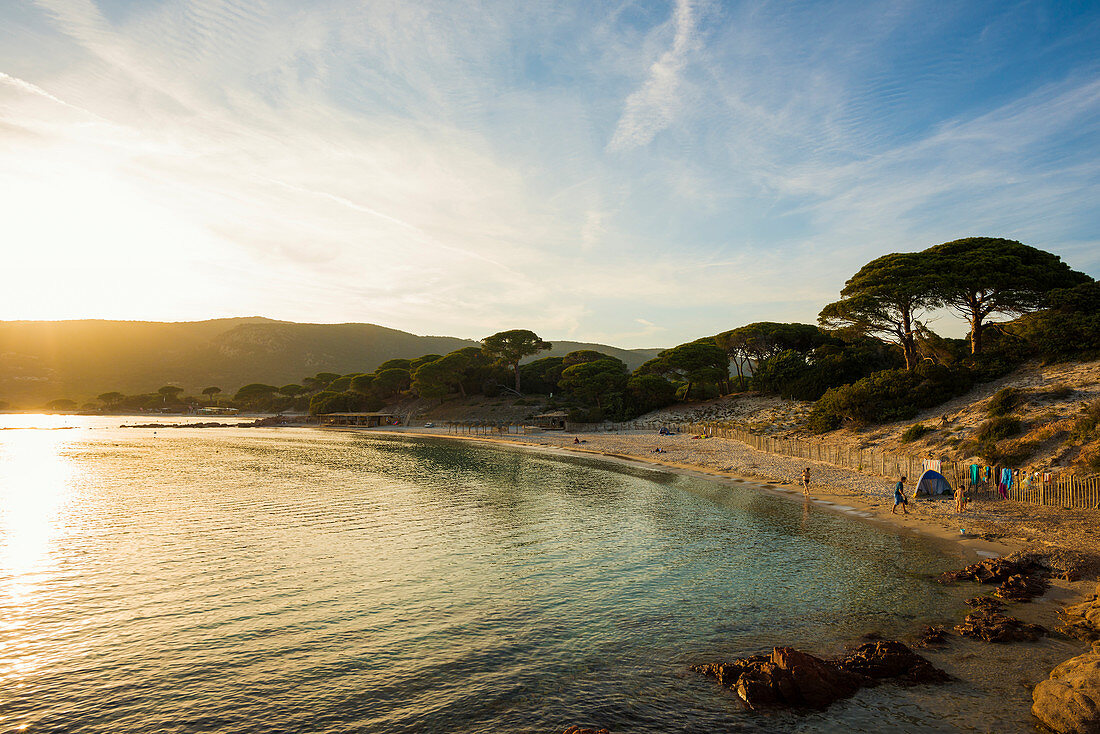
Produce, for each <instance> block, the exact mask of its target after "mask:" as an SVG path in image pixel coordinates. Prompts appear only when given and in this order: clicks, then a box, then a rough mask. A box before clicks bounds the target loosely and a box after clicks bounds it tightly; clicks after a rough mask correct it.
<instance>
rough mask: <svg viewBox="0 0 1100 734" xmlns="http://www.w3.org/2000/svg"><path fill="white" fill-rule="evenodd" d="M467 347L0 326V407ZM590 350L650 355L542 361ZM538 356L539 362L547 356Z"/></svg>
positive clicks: (237, 382) (228, 383)
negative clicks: (597, 354) (586, 354)
mask: <svg viewBox="0 0 1100 734" xmlns="http://www.w3.org/2000/svg"><path fill="white" fill-rule="evenodd" d="M474 344H477V342H473V341H469V340H466V339H458V338H455V337H448V336H417V335H415V334H410V333H408V332H404V331H398V330H397V329H387V328H386V327H384V326H377V325H375V324H299V323H293V322H289V321H274V320H272V319H265V318H259V317H251V318H234V319H214V320H210V321H187V322H174V323H164V322H146V321H97V320H87V321H0V400H4V401H7V402H8V403H11V405H12V406H13V407H35V406H39V405H41V404H42V403H44V402H46V401H49V400H53V399H56V398H69V399H72V400H76V401H78V402H83V401H86V400H90V399H91V398H93V397H94V396H96V395H99V394H101V393H104V392H107V391H111V390H117V391H119V392H123V393H126V394H136V393H145V392H154V391H155V390H157V388H159V387H161V386H162V385H167V384H173V385H178V386H180V387H183V388H184V389H185V390H186V391H187V392H188V393H191V394H195V393H198V392H199V391H200V390H202V388H204V387H207V386H209V385H216V386H218V387H220V388H222V390H224V391H225V392H227V393H230V392H233V391H235V390H236V389H237V388H238V387H240V386H241V385H244V384H247V383H249V382H266V383H270V384H273V385H285V384H287V383H289V382H300V381H301V380H302V378H303V377H306V376H307V375H314V374H316V373H318V372H337V373H340V374H346V373H349V372H370V371H371V370H373V369H374V368H375V367H377V366H378V365H379V364H381V363H382V362H385V361H386V360H388V359H395V358H401V357H405V358H411V357H418V356H420V355H422V354H431V353H438V354H446V353H447V352H451V351H454V350H455V349H460V348H462V347H467V346H471V345H474ZM576 349H595V350H598V351H601V352H604V353H606V354H610V355H613V356H615V357H618V358H619V359H621V360H623V361H624V362H626V363H627V365H628V366H629V367H630V368H631V369H633V368H634V367H637V366H638V365H640V364H641V363H642V362H645V361H646V360H648V359H650V358H652V357H654V356H656V354H657V352H658V351H659V350H656V349H618V348H616V347H609V346H604V345H600V344H584V343H580V342H559V343H554V349H553V350H552V352H550V353H549V354H551V355H564V354H565V353H567V352H570V351H573V350H576ZM547 354H548V353H545V352H544V353H542V354H540V355H539V356H540V357H543V356H547Z"/></svg>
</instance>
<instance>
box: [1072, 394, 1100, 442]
mask: <svg viewBox="0 0 1100 734" xmlns="http://www.w3.org/2000/svg"><path fill="white" fill-rule="evenodd" d="M1081 413H1082V414H1081V415H1080V416H1079V417H1078V418H1077V420H1076V421H1075V422H1074V424H1073V431H1072V432H1071V433H1070V439H1071V440H1073V441H1077V442H1082V441H1088V440H1089V439H1090V438H1092V437H1093V435H1094V434H1095V432H1096V427H1097V426H1098V425H1100V400H1095V401H1093V402H1091V403H1089V404H1088V405H1086V406H1085V407H1083V408H1081Z"/></svg>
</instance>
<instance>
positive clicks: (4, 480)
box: [0, 429, 76, 594]
mask: <svg viewBox="0 0 1100 734" xmlns="http://www.w3.org/2000/svg"><path fill="white" fill-rule="evenodd" d="M66 433H67V431H58V430H33V429H31V430H19V429H16V430H5V431H3V432H2V433H0V568H2V570H3V574H4V576H5V578H6V580H7V582H8V583H7V586H8V589H9V591H10V592H11V593H12V594H22V593H24V592H25V591H26V586H27V585H28V583H32V582H31V580H30V577H32V576H33V574H34V572H35V569H36V568H37V566H38V565H39V563H40V562H41V561H42V559H43V558H44V557H45V556H46V554H47V553H48V551H49V545H50V541H51V540H52V539H53V538H54V536H55V535H56V533H57V531H58V530H59V523H60V517H59V513H60V509H61V506H62V504H63V503H64V501H65V497H66V495H67V493H68V492H69V489H70V487H71V486H72V480H73V479H74V477H75V473H76V472H75V470H74V467H73V466H72V464H71V463H70V462H69V460H68V459H67V458H66V457H65V456H64V455H63V449H64V447H65V446H66V445H67V444H68V442H69V438H68V437H67V436H66V435H65V434H66Z"/></svg>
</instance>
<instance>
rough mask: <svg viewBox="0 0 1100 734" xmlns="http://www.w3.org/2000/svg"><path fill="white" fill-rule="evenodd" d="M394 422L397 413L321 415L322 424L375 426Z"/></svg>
mask: <svg viewBox="0 0 1100 734" xmlns="http://www.w3.org/2000/svg"><path fill="white" fill-rule="evenodd" d="M396 422H397V415H396V414H394V413H324V414H322V415H321V425H322V426H356V427H358V428H375V427H377V426H392V425H394V424H395V423H396Z"/></svg>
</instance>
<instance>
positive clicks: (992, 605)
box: [966, 596, 1005, 612]
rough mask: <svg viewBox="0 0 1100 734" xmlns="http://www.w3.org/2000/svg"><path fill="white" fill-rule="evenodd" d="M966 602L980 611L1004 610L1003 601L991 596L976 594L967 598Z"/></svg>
mask: <svg viewBox="0 0 1100 734" xmlns="http://www.w3.org/2000/svg"><path fill="white" fill-rule="evenodd" d="M966 603H967V605H969V606H972V607H974V608H975V609H977V610H979V611H982V612H1003V611H1004V610H1005V603H1004V602H1003V601H1001V600H1000V599H994V598H993V597H991V596H976V597H974V598H973V599H967V600H966Z"/></svg>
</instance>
